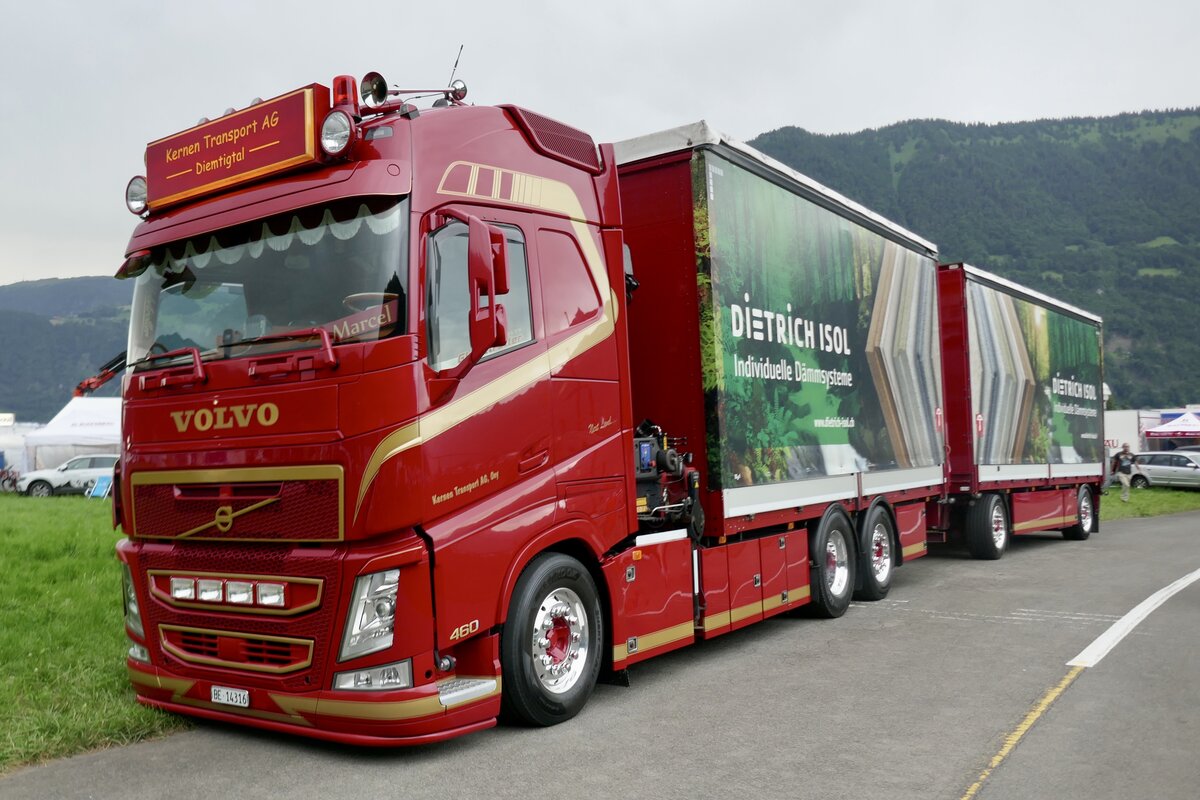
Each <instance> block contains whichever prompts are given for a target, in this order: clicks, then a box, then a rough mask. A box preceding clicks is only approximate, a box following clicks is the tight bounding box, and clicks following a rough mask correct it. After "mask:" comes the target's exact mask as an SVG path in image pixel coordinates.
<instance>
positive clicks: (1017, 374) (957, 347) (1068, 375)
mask: <svg viewBox="0 0 1200 800" xmlns="http://www.w3.org/2000/svg"><path fill="white" fill-rule="evenodd" d="M938 288H939V309H940V313H941V320H942V331H943V339H942V362H943V364H944V366H945V370H946V376H947V381H946V405H945V408H946V424H947V430H948V437H947V445H948V450H949V458H948V462H947V496H948V500H949V501H950V505H955V504H957V506H956V507H957V510H958V511H959V512H960V516H962V515H963V514H969V512H968V511H965V509H966V508H967V507H971V506H979V505H986V506H989V507H990V509H991V512H994V513H991V515H990V516H989V517H988V522H989V524H991V523H992V522H998V520H999V516H1001V515H1007V519H1006V520H1005V521H1004V522H1005V523H1006V525H1007V529H1008V531H1009V532H1011V533H1013V534H1023V533H1031V532H1036V531H1047V530H1066V531H1073V532H1074V534H1073V535H1077V536H1086V535H1087V534H1088V533H1090V532H1091V531H1093V530H1095V529H1096V527H1097V522H1096V521H1097V517H1098V509H1099V503H1100V497H1099V495H1100V489H1101V487H1102V484H1103V480H1104V475H1105V471H1106V468H1105V462H1106V458H1105V451H1104V409H1103V345H1102V332H1101V320H1100V318H1099V317H1096V316H1094V315H1092V314H1089V313H1088V312H1086V311H1083V310H1081V309H1078V308H1075V307H1074V306H1071V305H1068V304H1066V303H1063V302H1061V301H1058V300H1055V299H1053V298H1050V297H1047V296H1045V295H1042V294H1040V293H1038V292H1035V291H1033V290H1030V289H1028V288H1026V287H1023V286H1020V285H1018V284H1015V283H1013V282H1011V281H1008V280H1005V279H1003V278H1001V277H999V276H997V275H993V274H991V273H988V272H985V271H984V270H981V269H977V268H975V267H972V266H969V265H965V264H943V265H941V266H940V267H939V274H938ZM941 523H942V526H943V527H947V528H953V527H955V525H954V522H953V521H952V520H950V519H949V517H948V516H944V517H943V519H942V520H941ZM959 527H961V528H962V530H963V532H964V533H965V534H966V535H967V537H968V539H970V538H971V537H972V535H973V534H972V532H971V531H969V530H967V529H968V528H969V527H970V526H969V525H968V524H967V523H966V522H965V521H964V522H962V524H961V526H959ZM993 532H994V533H996V534H1001V533H1003V531H1000V530H994V531H993ZM994 544H995V546H996V547H998V548H999V549H1000V550H1001V551H1002V550H1003V547H1004V546H1005V544H1006V541H1005V542H1001V541H997V542H994Z"/></svg>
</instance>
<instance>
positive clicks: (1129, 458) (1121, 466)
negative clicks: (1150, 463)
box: [1112, 442, 1133, 503]
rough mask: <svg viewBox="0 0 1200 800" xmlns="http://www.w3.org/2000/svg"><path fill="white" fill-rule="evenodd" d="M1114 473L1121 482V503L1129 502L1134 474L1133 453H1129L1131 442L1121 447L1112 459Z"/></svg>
mask: <svg viewBox="0 0 1200 800" xmlns="http://www.w3.org/2000/svg"><path fill="white" fill-rule="evenodd" d="M1112 471H1113V472H1115V473H1116V474H1117V480H1119V481H1120V482H1121V502H1122V503H1128V502H1129V480H1130V476H1131V475H1132V474H1133V453H1131V452H1129V442H1126V443H1125V444H1123V445H1121V449H1120V450H1119V451H1118V452H1117V454H1116V455H1114V456H1113V457H1112Z"/></svg>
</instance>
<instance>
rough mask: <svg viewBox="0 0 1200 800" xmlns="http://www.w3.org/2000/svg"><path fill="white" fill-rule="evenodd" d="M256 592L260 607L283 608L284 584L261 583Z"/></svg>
mask: <svg viewBox="0 0 1200 800" xmlns="http://www.w3.org/2000/svg"><path fill="white" fill-rule="evenodd" d="M256 591H257V592H258V604H259V605H260V606H283V604H284V603H283V584H281V583H260V584H258V587H257V589H256Z"/></svg>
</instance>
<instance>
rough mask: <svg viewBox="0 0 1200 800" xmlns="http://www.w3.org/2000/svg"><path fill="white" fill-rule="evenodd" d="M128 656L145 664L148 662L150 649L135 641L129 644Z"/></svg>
mask: <svg viewBox="0 0 1200 800" xmlns="http://www.w3.org/2000/svg"><path fill="white" fill-rule="evenodd" d="M129 657H130V658H132V659H133V660H134V661H142V662H144V663H146V664H149V663H150V651H149V650H147V649H146V648H145V647H143V646H142V645H140V644H138V643H137V642H134V643H132V644H131V645H129Z"/></svg>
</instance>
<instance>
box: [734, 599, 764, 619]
mask: <svg viewBox="0 0 1200 800" xmlns="http://www.w3.org/2000/svg"><path fill="white" fill-rule="evenodd" d="M762 610H763V604H762V600H755V601H754V602H753V603H747V604H746V605H744V606H738V607H737V608H734V609H731V610H730V612H729V621H730V622H741V621H742V620H744V619H746V618H747V617H753V616H754V615H755V614H761V613H762Z"/></svg>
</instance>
